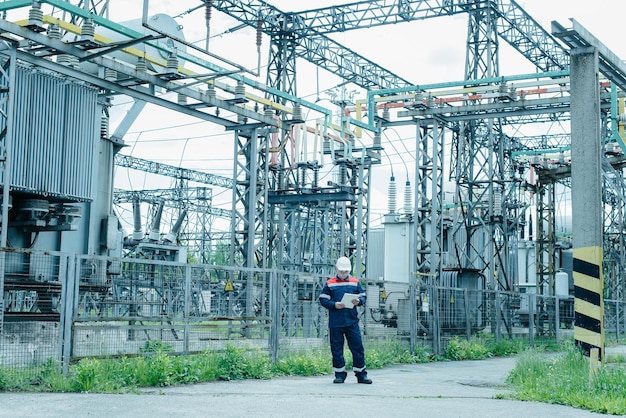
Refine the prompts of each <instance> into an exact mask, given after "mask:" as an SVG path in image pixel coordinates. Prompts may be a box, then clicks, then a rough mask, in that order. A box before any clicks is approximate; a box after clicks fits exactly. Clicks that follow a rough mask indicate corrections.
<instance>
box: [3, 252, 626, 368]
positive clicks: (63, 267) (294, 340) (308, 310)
mask: <svg viewBox="0 0 626 418" xmlns="http://www.w3.org/2000/svg"><path fill="white" fill-rule="evenodd" d="M0 275H1V279H2V280H1V281H0V285H1V286H2V294H3V299H2V302H3V309H2V312H3V315H2V317H1V318H2V322H1V327H0V331H1V333H0V359H1V361H2V366H3V367H5V368H31V369H33V370H37V368H40V367H43V366H44V365H49V364H50V362H54V363H55V364H59V365H61V366H62V368H63V370H65V371H67V370H68V367H69V364H70V363H71V362H72V361H76V360H77V359H80V358H83V357H114V356H121V355H123V356H133V355H146V354H150V353H151V352H153V350H154V347H157V346H159V347H163V346H165V347H167V348H168V350H171V351H172V352H175V353H179V354H191V353H199V352H203V351H206V350H211V351H218V350H222V349H224V348H225V346H226V344H227V343H232V344H236V345H238V346H241V347H250V348H254V349H262V350H266V351H267V353H268V356H271V358H272V359H276V358H277V356H278V353H279V350H280V351H281V352H282V351H283V350H292V349H298V348H299V349H305V348H310V347H313V346H325V345H326V344H327V313H326V311H325V309H323V308H322V307H321V306H320V305H319V303H318V302H317V296H318V295H319V293H320V291H321V289H322V286H323V284H324V282H325V280H326V279H327V277H321V276H314V275H311V274H303V273H291V272H282V271H277V270H259V269H254V270H252V269H242V268H231V267H220V266H214V265H199V264H185V263H172V262H164V261H146V260H140V259H119V258H104V257H92V256H75V255H68V254H62V253H54V252H42V251H25V250H10V249H5V250H4V251H0ZM363 284H364V286H365V288H366V291H367V294H368V303H367V305H366V306H365V307H360V308H358V309H360V314H361V321H362V327H363V334H364V337H365V339H366V340H367V339H380V338H384V339H396V340H399V341H403V342H406V343H407V344H408V345H409V347H411V349H414V348H415V346H417V345H424V346H427V347H428V348H429V349H432V351H433V352H434V353H438V354H441V353H442V352H443V351H444V350H445V347H446V344H447V342H448V341H449V340H450V339H452V338H463V339H471V338H473V337H476V336H480V337H481V338H484V339H496V340H498V339H502V338H526V339H528V340H529V342H530V344H533V343H534V339H535V338H536V337H538V336H540V337H542V338H548V339H554V340H559V339H561V338H563V337H564V336H566V335H568V334H570V335H571V334H573V320H574V307H573V299H572V298H569V297H564V298H556V297H543V296H540V295H535V294H532V293H526V294H523V293H517V292H499V291H491V290H484V289H481V288H480V286H466V287H451V286H448V287H443V286H424V285H419V284H413V285H409V284H408V283H394V282H388V281H370V280H365V279H364V280H363ZM429 301H430V302H429ZM432 301H436V302H432ZM557 307H558V308H557ZM605 309H606V315H605V328H606V332H607V334H609V333H611V334H612V333H614V334H615V335H616V336H617V337H619V336H623V334H624V330H625V329H626V315H625V309H626V305H625V303H624V302H621V301H609V300H607V301H605Z"/></svg>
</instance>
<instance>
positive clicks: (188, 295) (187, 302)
mask: <svg viewBox="0 0 626 418" xmlns="http://www.w3.org/2000/svg"><path fill="white" fill-rule="evenodd" d="M191 303H192V299H191V266H190V265H189V264H187V265H185V307H184V308H183V309H184V315H185V325H184V327H185V328H184V331H183V332H184V333H185V337H184V340H183V352H184V353H185V354H189V313H190V308H191Z"/></svg>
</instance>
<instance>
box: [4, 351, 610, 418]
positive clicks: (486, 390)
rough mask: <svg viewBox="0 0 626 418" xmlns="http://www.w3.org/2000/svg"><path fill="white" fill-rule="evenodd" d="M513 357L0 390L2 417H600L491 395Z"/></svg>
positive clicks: (501, 385) (498, 391)
mask: <svg viewBox="0 0 626 418" xmlns="http://www.w3.org/2000/svg"><path fill="white" fill-rule="evenodd" d="M514 366H515V359H514V358H498V359H490V360H478V361H457V362H435V363H428V364H418V365H402V366H395V367H388V368H385V369H382V370H371V371H370V373H369V376H370V377H371V378H372V379H373V380H374V383H373V384H372V385H361V384H357V383H356V379H355V378H354V376H349V377H348V379H347V380H346V382H345V383H344V384H333V383H332V376H316V377H285V378H275V379H272V380H245V381H232V382H212V383H205V384H197V385H185V386H176V387H167V388H160V389H149V390H146V391H144V393H142V394H140V395H102V394H64V393H36V394H33V393H25V394H24V393H2V394H0V417H46V418H53V417H64V418H66V417H107V418H113V417H129V418H130V417H132V418H144V417H145V418H148V417H150V418H158V417H177V418H178V417H185V418H186V417H324V418H328V417H331V416H337V417H341V418H352V417H355V418H357V417H358V418H364V417H381V418H382V417H394V418H397V417H442V418H443V417H445V418H451V417H464V418H465V417H485V418H488V417H494V418H495V417H498V418H503V417H520V418H522V417H523V418H528V417H550V418H558V417H564V418H565V417H567V418H575V417H600V416H606V415H603V414H596V413H591V412H587V411H583V410H580V409H576V408H571V407H567V406H559V405H549V404H543V403H537V402H520V401H512V400H502V399H497V397H498V396H499V395H503V394H506V393H507V392H508V390H507V388H506V386H505V379H506V377H507V375H508V373H509V372H510V370H511V369H512V368H513V367H514Z"/></svg>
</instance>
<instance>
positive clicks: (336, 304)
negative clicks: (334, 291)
mask: <svg viewBox="0 0 626 418" xmlns="http://www.w3.org/2000/svg"><path fill="white" fill-rule="evenodd" d="M345 307H346V305H344V304H343V303H341V302H335V309H343V308H345Z"/></svg>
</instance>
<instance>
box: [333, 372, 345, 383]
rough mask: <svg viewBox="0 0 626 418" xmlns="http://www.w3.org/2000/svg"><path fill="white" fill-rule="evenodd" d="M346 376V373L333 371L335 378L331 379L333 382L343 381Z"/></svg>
mask: <svg viewBox="0 0 626 418" xmlns="http://www.w3.org/2000/svg"><path fill="white" fill-rule="evenodd" d="M347 376H348V375H347V373H335V380H333V383H343V382H344V381H345V380H346V377H347Z"/></svg>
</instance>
